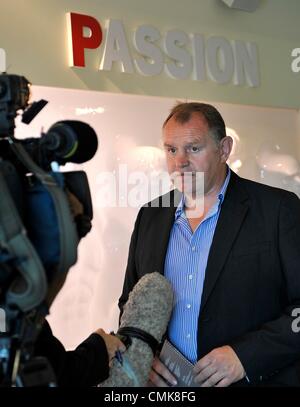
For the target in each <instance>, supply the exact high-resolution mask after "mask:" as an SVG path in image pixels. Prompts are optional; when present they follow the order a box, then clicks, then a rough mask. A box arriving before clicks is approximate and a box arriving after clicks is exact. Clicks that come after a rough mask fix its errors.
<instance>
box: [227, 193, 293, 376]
mask: <svg viewBox="0 0 300 407" xmlns="http://www.w3.org/2000/svg"><path fill="white" fill-rule="evenodd" d="M277 241H278V251H279V258H280V261H281V270H282V276H283V278H282V284H283V286H284V289H285V291H286V298H287V306H286V307H285V309H283V310H282V314H281V315H280V316H279V317H278V318H277V319H275V320H273V321H270V322H267V323H265V324H264V325H262V326H261V328H260V329H259V330H257V331H254V332H250V333H248V334H246V335H244V336H243V337H241V338H238V339H237V340H235V341H233V342H232V343H230V344H229V345H230V346H231V347H232V348H233V349H234V351H235V352H236V354H237V356H238V357H239V359H240V361H241V363H242V365H243V366H244V369H245V371H246V374H247V377H248V378H249V380H250V382H254V383H255V382H258V381H261V380H263V379H265V378H269V377H271V376H273V375H274V374H276V373H278V371H279V370H280V369H283V368H284V367H286V366H288V365H290V364H293V363H295V362H296V361H297V360H298V361H300V333H299V332H298V331H299V330H295V329H293V326H294V324H293V321H294V319H295V311H294V314H293V310H296V309H298V310H299V312H300V200H299V198H298V197H297V196H296V195H295V194H292V193H285V194H284V195H283V197H282V200H281V203H280V209H279V215H278V238H277Z"/></svg>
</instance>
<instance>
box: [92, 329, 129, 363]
mask: <svg viewBox="0 0 300 407" xmlns="http://www.w3.org/2000/svg"><path fill="white" fill-rule="evenodd" d="M95 334H98V335H100V336H101V337H102V338H103V339H104V342H105V345H106V349H107V353H108V359H109V365H110V366H111V361H112V359H113V358H114V357H115V355H116V352H117V351H120V352H125V350H126V346H125V345H124V343H123V342H121V341H120V339H119V338H118V337H117V336H114V335H111V334H107V333H106V332H105V331H104V330H103V329H102V328H99V329H97V331H95Z"/></svg>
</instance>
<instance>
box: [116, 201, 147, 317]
mask: <svg viewBox="0 0 300 407" xmlns="http://www.w3.org/2000/svg"><path fill="white" fill-rule="evenodd" d="M143 210H144V208H141V209H140V211H139V213H138V216H137V218H136V221H135V225H134V230H133V232H132V235H131V240H130V245H129V253H128V260H127V267H126V272H125V278H124V283H123V290H122V294H121V297H120V298H119V303H118V305H119V308H120V317H121V315H122V312H123V307H124V305H125V303H126V302H127V300H128V296H129V293H130V291H132V289H133V287H134V286H135V284H136V283H137V282H138V280H139V277H138V272H137V267H136V262H135V258H136V245H137V239H138V235H139V225H140V221H141V218H142V215H143Z"/></svg>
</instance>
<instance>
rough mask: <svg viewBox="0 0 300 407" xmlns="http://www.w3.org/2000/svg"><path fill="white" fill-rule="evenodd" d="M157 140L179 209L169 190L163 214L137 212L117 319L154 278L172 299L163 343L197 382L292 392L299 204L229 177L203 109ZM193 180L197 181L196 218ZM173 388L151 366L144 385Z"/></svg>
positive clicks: (187, 113)
mask: <svg viewBox="0 0 300 407" xmlns="http://www.w3.org/2000/svg"><path fill="white" fill-rule="evenodd" d="M163 141H164V147H165V150H166V156H167V165H168V171H169V173H170V174H172V175H173V179H174V180H175V181H174V183H175V185H176V186H177V187H178V189H179V190H181V191H182V192H183V195H182V197H181V198H180V202H179V204H178V198H177V199H175V198H176V196H177V195H178V193H177V192H176V191H175V193H174V192H171V193H170V194H169V195H166V196H164V197H162V198H161V199H160V202H162V201H164V202H166V201H167V199H166V198H170V197H171V200H170V201H171V205H169V207H165V205H161V206H160V207H158V205H157V204H156V205H154V206H156V207H150V206H149V205H148V206H147V205H146V206H145V207H143V208H142V209H141V210H140V212H139V214H138V217H137V220H136V223H135V228H134V232H133V235H132V239H131V244H130V249H129V258H128V265H127V270H126V276H125V281H124V287H123V293H122V296H121V297H120V301H119V306H120V308H121V310H122V307H123V305H124V303H125V302H126V300H127V298H128V294H129V292H130V291H131V290H132V288H133V286H134V285H135V284H136V282H137V281H138V280H139V278H141V276H143V275H144V274H146V273H150V272H153V271H159V272H161V273H162V274H165V276H166V277H167V278H168V279H169V280H170V281H171V283H172V285H173V287H174V292H175V302H174V309H173V314H172V317H171V321H170V324H169V328H168V336H169V338H170V339H171V341H172V342H173V344H174V345H175V346H176V347H177V348H178V349H179V350H180V351H181V352H182V353H183V354H184V355H185V356H186V357H187V358H189V359H190V360H191V361H192V362H193V363H194V364H195V367H194V373H195V380H196V382H198V383H200V385H202V386H218V387H221V386H229V385H232V384H233V383H235V384H236V385H292V386H299V385H300V368H299V366H300V334H299V333H298V331H299V330H295V329H294V328H293V326H294V327H295V324H293V322H295V320H294V317H295V315H297V312H298V313H300V241H299V238H300V201H299V198H298V197H297V196H296V195H295V194H293V193H290V192H287V191H284V190H281V189H277V188H272V187H268V186H265V185H262V184H259V183H255V182H252V181H249V180H245V179H242V178H240V177H238V176H237V175H236V174H235V173H233V172H232V171H230V170H229V168H228V167H227V165H226V161H227V159H228V157H229V155H230V151H231V148H232V139H231V138H230V137H228V136H226V129H225V124H224V121H223V119H222V117H221V115H220V114H219V112H218V111H217V110H216V109H215V108H214V107H213V106H211V105H207V104H202V103H182V104H179V105H177V106H176V107H175V108H174V109H173V110H172V111H171V113H170V115H169V116H168V118H167V119H166V121H165V123H164V125H163ZM187 172H190V173H192V178H191V179H192V180H191V182H190V183H189V182H188V181H186V179H185V177H184V176H185V173H187ZM198 172H203V173H204V207H203V210H202V211H201V210H199V206H197V205H196V204H197V197H198V198H199V196H200V197H201V194H200V195H199V194H197V192H198V189H199V188H200V186H199V185H198V183H197V181H196V174H197V173H198ZM202 197H203V194H202ZM200 201H201V199H200ZM172 203H173V204H172ZM177 206H178V207H177ZM176 207H177V209H176ZM193 239H194V240H193ZM189 245H190V247H189ZM189 250H190V251H189ZM192 252H193V253H192ZM197 253H198V254H197ZM193 255H195V256H198V257H196V260H195V262H194V260H193V257H192V256H193ZM174 259H175V260H174ZM178 264H179V266H178ZM186 270H188V271H187V274H186V275H185V273H186ZM196 282H197V284H196ZM193 284H194V285H193ZM195 284H196V287H195ZM193 326H194V327H195V329H194V331H193V332H192V328H191V327H193ZM185 329H187V331H184V330H185ZM189 330H190V331H189ZM174 379H175V378H174V377H173V376H172V375H171V373H170V372H169V371H168V369H167V368H166V367H165V366H164V365H163V364H162V362H160V361H159V359H158V358H156V359H155V361H154V363H153V367H152V372H151V375H150V380H151V381H152V383H153V384H154V385H156V386H165V385H166V383H171V384H172V383H175V381H174Z"/></svg>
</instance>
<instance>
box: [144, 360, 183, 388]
mask: <svg viewBox="0 0 300 407" xmlns="http://www.w3.org/2000/svg"><path fill="white" fill-rule="evenodd" d="M149 381H150V383H149V384H150V386H151V385H152V386H155V387H168V386H172V385H173V386H174V385H176V384H177V382H176V379H175V377H174V376H173V375H172V374H171V373H170V371H169V369H168V368H166V366H165V365H164V364H163V363H162V362H161V361H160V360H159V358H158V357H156V358H155V359H154V361H153V363H152V369H151V372H150V375H149Z"/></svg>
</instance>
